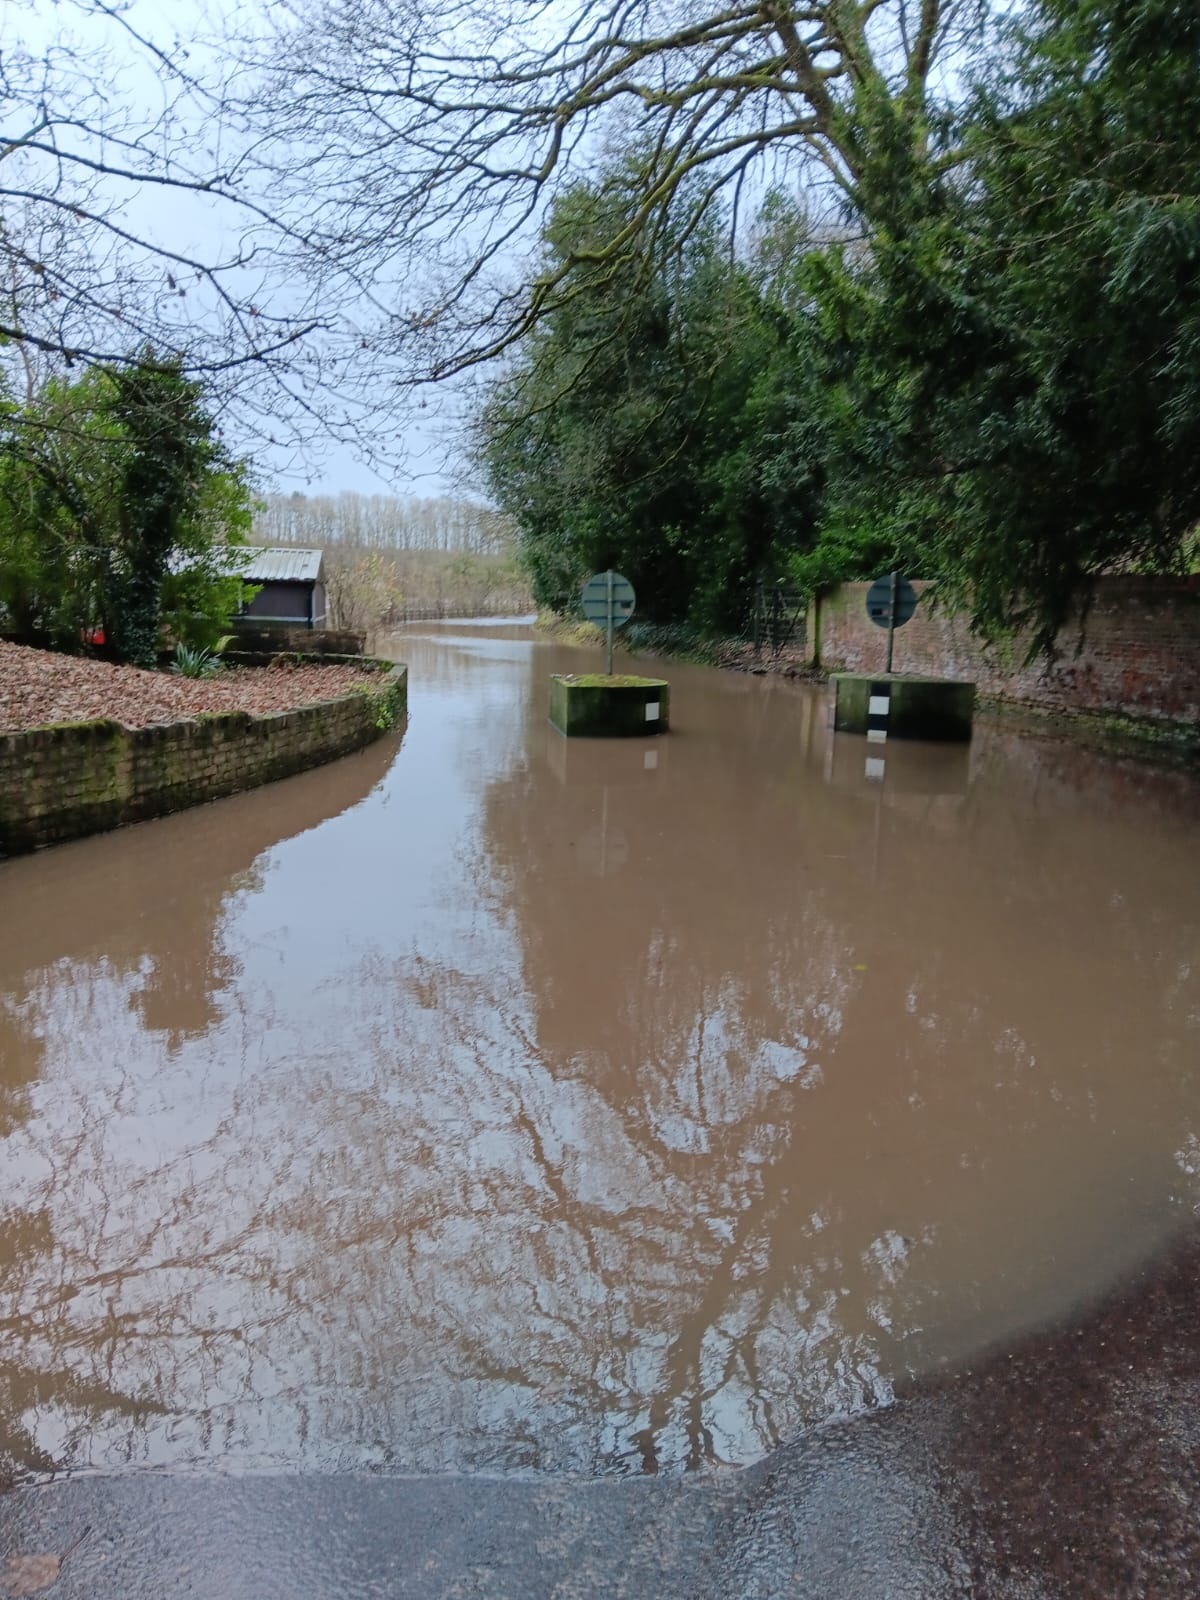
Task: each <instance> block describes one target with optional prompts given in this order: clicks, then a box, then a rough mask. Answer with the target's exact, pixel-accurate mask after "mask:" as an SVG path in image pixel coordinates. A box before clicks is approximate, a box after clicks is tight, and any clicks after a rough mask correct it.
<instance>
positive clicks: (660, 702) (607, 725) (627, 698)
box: [550, 672, 671, 739]
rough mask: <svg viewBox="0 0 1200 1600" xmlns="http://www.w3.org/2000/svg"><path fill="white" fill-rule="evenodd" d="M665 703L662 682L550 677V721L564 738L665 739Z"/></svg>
mask: <svg viewBox="0 0 1200 1600" xmlns="http://www.w3.org/2000/svg"><path fill="white" fill-rule="evenodd" d="M670 698H671V691H670V688H669V686H668V685H667V683H666V682H665V681H664V679H662V678H636V677H631V676H627V675H624V674H620V673H618V674H616V675H614V676H610V675H609V674H608V673H604V672H588V673H574V672H572V673H555V674H554V675H553V676H552V677H551V679H550V721H551V722H552V723H553V724H554V726H555V727H556V728H557V729H558V731H559V733H563V734H566V735H567V737H568V738H576V737H582V738H591V739H631V738H644V737H645V736H646V734H648V733H666V731H667V728H668V725H669V712H670Z"/></svg>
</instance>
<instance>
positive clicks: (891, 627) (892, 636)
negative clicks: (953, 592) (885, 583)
mask: <svg viewBox="0 0 1200 1600" xmlns="http://www.w3.org/2000/svg"><path fill="white" fill-rule="evenodd" d="M898 576H899V574H898V573H895V572H893V573H892V600H891V604H890V606H889V607H888V657H887V670H888V673H889V674H890V673H891V670H892V647H893V645H894V644H895V640H896V581H897V578H898ZM608 670H609V671H610V672H611V671H612V667H611V666H610V667H609V669H608Z"/></svg>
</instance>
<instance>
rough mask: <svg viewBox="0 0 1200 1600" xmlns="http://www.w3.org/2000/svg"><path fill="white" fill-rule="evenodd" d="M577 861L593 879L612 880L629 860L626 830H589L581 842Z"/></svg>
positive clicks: (600, 828)
mask: <svg viewBox="0 0 1200 1600" xmlns="http://www.w3.org/2000/svg"><path fill="white" fill-rule="evenodd" d="M576 859H577V860H578V862H579V865H580V866H581V867H582V868H583V870H584V871H585V872H588V873H590V874H591V875H592V877H593V878H611V877H612V875H613V873H614V872H620V870H621V868H622V867H623V866H624V865H625V863H626V862H627V861H628V860H629V839H628V837H627V835H626V833H625V830H624V828H609V827H607V826H601V827H599V828H589V829H588V831H587V832H586V833H585V834H583V835H582V836H581V838H580V840H579V844H578V846H577V855H576Z"/></svg>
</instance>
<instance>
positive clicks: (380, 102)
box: [263, 0, 988, 378]
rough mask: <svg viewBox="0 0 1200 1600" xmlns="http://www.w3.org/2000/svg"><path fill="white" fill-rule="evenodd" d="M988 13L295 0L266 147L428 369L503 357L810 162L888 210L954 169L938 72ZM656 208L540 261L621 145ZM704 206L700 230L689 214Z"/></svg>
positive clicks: (324, 238)
mask: <svg viewBox="0 0 1200 1600" xmlns="http://www.w3.org/2000/svg"><path fill="white" fill-rule="evenodd" d="M987 6H988V0H745V3H740V0H733V3H730V4H721V3H720V0H710V3H709V4H708V5H704V4H701V3H698V0H581V3H580V4H577V5H574V6H571V7H567V8H564V7H561V6H559V5H557V4H554V3H551V0H545V3H538V4H532V5H530V4H524V3H521V0H497V3H488V4H484V3H483V0H450V3H448V4H444V5H439V6H437V7H433V6H426V5H424V4H423V3H422V0H292V3H291V4H290V5H288V6H287V7H285V8H280V9H281V14H282V15H283V16H284V17H285V19H286V20H285V22H284V24H283V25H282V30H281V33H280V36H279V38H278V40H277V41H276V44H275V46H274V50H275V54H276V56H277V58H278V59H279V60H280V61H282V62H284V63H286V64H285V65H284V66H283V67H281V68H278V69H276V70H275V71H273V72H272V73H270V74H269V76H268V80H267V85H266V88H265V90H264V91H263V103H264V104H265V105H266V106H267V107H269V114H270V121H271V125H272V128H271V134H270V136H269V137H265V143H264V147H263V148H264V153H265V154H266V155H267V157H268V159H269V160H272V161H273V162H274V163H275V166H276V170H277V175H278V179H279V181H280V183H281V184H283V185H285V186H286V185H288V184H290V185H291V186H292V190H293V193H295V194H301V193H302V194H303V196H304V200H305V205H306V207H307V214H308V220H309V225H310V227H311V229H312V232H313V235H314V237H316V238H319V239H320V241H321V259H322V260H323V261H325V262H334V261H336V270H337V272H338V273H339V274H341V275H343V277H349V278H350V279H352V280H353V281H354V282H355V284H356V285H357V287H358V289H359V291H360V292H361V293H362V295H363V296H364V303H366V302H367V301H371V302H373V303H374V304H375V305H376V306H377V307H378V308H379V309H380V311H381V312H382V315H381V316H380V317H379V318H378V320H377V322H376V325H375V328H374V330H373V332H372V335H371V339H372V341H379V342H381V343H383V344H386V346H387V348H388V351H389V353H390V354H391V355H392V356H398V357H400V358H401V363H400V364H401V368H402V370H403V371H404V372H406V373H407V374H409V375H410V376H415V377H422V378H428V377H434V378H438V377H446V376H451V375H453V374H456V373H460V372H462V371H464V370H465V369H468V368H470V367H472V366H474V365H476V364H478V363H479V362H481V361H486V360H487V359H489V358H491V357H494V356H496V355H499V354H500V353H502V352H503V351H504V350H505V349H506V348H508V347H509V346H510V345H511V344H512V343H513V342H514V341H515V340H517V339H520V338H521V337H522V336H523V335H524V334H525V333H527V332H528V331H529V330H530V329H531V328H532V327H534V326H535V325H536V324H537V323H538V321H539V319H540V318H541V317H542V316H544V315H545V314H546V313H547V312H548V311H549V310H552V309H553V308H554V307H555V306H556V305H558V304H561V303H562V301H563V299H564V298H567V297H569V296H570V295H571V294H572V293H573V292H576V290H577V287H578V284H579V281H580V274H579V270H578V269H580V268H581V267H582V268H584V269H585V271H584V277H585V278H586V280H587V281H588V282H589V283H592V284H594V282H595V279H596V274H597V272H601V273H602V272H605V271H607V270H611V271H612V272H614V273H615V272H617V271H618V270H620V268H621V266H622V265H623V264H624V263H626V262H627V260H628V258H629V257H630V254H631V251H632V250H633V248H634V246H635V243H636V245H637V248H638V249H639V250H644V249H645V246H646V240H647V239H648V238H649V239H650V240H651V242H652V243H653V242H654V241H655V240H657V239H659V238H662V239H664V240H665V239H666V238H667V237H668V234H669V237H670V239H671V241H672V244H673V247H675V248H678V247H679V245H680V243H681V241H682V240H684V239H686V237H687V234H688V232H689V231H690V229H691V228H692V227H694V226H696V225H698V224H699V222H700V220H701V218H702V217H703V216H704V214H705V213H706V211H707V210H708V209H709V208H710V207H711V206H712V205H713V203H714V202H715V201H716V199H717V197H718V196H723V195H728V196H732V207H731V208H732V210H733V212H734V213H735V216H736V210H737V201H738V197H739V196H740V193H741V188H742V185H743V182H744V181H745V180H746V179H747V178H750V179H751V181H752V182H755V183H758V182H760V176H759V174H760V171H761V167H762V164H763V163H778V162H783V163H785V164H787V163H793V162H800V163H801V164H803V167H804V177H803V181H804V182H805V183H806V184H807V185H808V186H809V188H810V190H811V188H812V186H813V185H814V184H817V183H823V184H824V185H826V186H827V190H828V191H829V192H831V194H832V196H833V198H834V199H835V201H837V202H840V203H841V204H843V205H845V206H846V207H847V208H849V209H850V210H852V211H853V210H857V211H858V212H859V213H860V214H867V213H870V212H871V211H872V209H875V210H877V211H878V210H880V209H882V208H884V207H885V206H886V205H887V203H888V199H889V193H890V191H892V190H893V189H894V187H895V185H896V181H897V177H898V174H899V169H900V168H901V167H904V166H907V167H909V168H910V169H911V170H912V171H913V173H915V174H916V175H917V176H918V178H920V177H921V176H926V177H932V174H933V171H934V157H935V152H934V151H933V149H932V147H931V128H932V125H933V120H934V117H933V113H934V111H935V110H936V101H937V97H938V93H939V87H940V89H941V91H942V92H943V93H944V88H945V86H944V85H940V86H939V81H938V78H937V73H936V68H937V64H938V63H939V61H940V60H941V59H942V57H943V55H944V54H945V53H946V52H947V50H948V48H949V47H950V46H951V45H952V44H953V43H954V42H956V41H958V42H961V40H962V38H963V36H964V30H966V29H967V28H968V27H969V26H978V25H982V22H983V20H984V19H985V17H986V12H987ZM617 145H620V146H621V147H622V148H624V149H625V150H626V151H630V152H635V153H636V154H634V155H633V156H631V162H632V165H633V168H634V169H635V170H634V185H635V189H636V194H637V203H636V204H635V205H634V206H633V207H632V209H631V210H630V211H629V212H628V214H627V215H625V216H623V217H622V219H621V220H620V222H619V224H618V225H616V226H614V228H613V229H611V230H610V231H609V232H608V233H607V234H606V235H604V236H603V237H597V238H595V239H594V240H592V241H590V242H588V244H587V245H586V246H580V247H579V248H577V249H576V250H574V251H573V252H572V253H569V254H568V255H567V257H566V259H560V260H558V261H557V262H556V263H555V264H554V265H552V266H547V265H546V264H545V262H544V261H543V262H540V263H537V264H536V265H535V266H534V268H533V269H532V270H530V271H526V272H524V273H522V271H520V270H519V269H518V266H517V264H516V259H515V258H516V257H517V256H518V255H519V254H520V253H521V252H526V253H528V251H529V250H530V247H531V244H532V240H533V238H534V235H535V232H536V227H537V225H538V223H539V220H540V219H541V218H542V217H543V216H544V213H545V207H546V205H547V202H548V201H549V200H550V199H551V198H552V197H553V196H554V195H555V194H557V193H559V192H561V190H562V188H563V186H564V185H565V184H568V183H569V182H571V181H572V180H573V179H574V178H576V177H578V176H580V175H582V173H583V172H584V171H586V169H587V168H588V165H589V164H590V163H594V161H595V158H596V157H597V155H598V154H599V153H600V151H601V149H602V148H606V149H607V150H608V151H609V152H610V153H611V151H612V149H613V148H614V146H617ZM681 201H682V203H683V206H684V210H685V216H684V219H683V223H682V226H681V223H680V218H679V217H678V216H675V217H674V218H673V219H672V222H671V226H670V228H669V229H668V228H667V225H666V218H667V216H668V214H669V213H670V212H671V211H672V208H673V207H674V208H675V209H676V211H678V210H679V207H680V203H681Z"/></svg>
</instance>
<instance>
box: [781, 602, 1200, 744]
mask: <svg viewBox="0 0 1200 1600" xmlns="http://www.w3.org/2000/svg"><path fill="white" fill-rule="evenodd" d="M913 587H914V588H915V589H916V590H917V591H918V593H919V592H920V591H921V590H922V588H923V587H924V586H923V585H922V584H919V583H917V584H914V585H913ZM867 588H868V585H867V584H865V583H847V584H843V585H842V586H841V587H840V588H838V589H836V590H834V591H832V593H830V594H828V595H825V596H823V597H822V599H821V601H820V608H819V619H818V626H817V627H814V628H811V629H810V636H811V637H812V639H813V644H814V647H817V648H819V651H820V665H821V666H822V667H825V668H826V669H828V670H829V671H834V672H836V671H847V672H882V671H883V667H884V663H885V661H886V659H887V630H886V629H885V628H878V627H876V626H875V624H874V623H873V622H870V621H869V620H868V618H867V614H866V610H865V606H864V598H865V596H866V592H867ZM818 639H819V646H818V643H817V641H818ZM1058 648H1059V651H1060V654H1059V657H1058V659H1057V661H1056V662H1055V663H1054V664H1053V665H1050V666H1048V665H1047V664H1046V662H1045V661H1039V662H1035V663H1034V665H1033V666H1029V667H1024V666H1021V665H1020V661H1021V657H1022V655H1023V653H1024V652H1023V648H1022V647H1020V646H1019V645H1017V646H1014V647H1010V648H1009V649H1008V650H1007V651H1005V650H985V649H984V648H983V647H982V646H981V645H980V643H979V641H978V640H977V639H975V638H973V637H972V635H971V633H970V630H969V629H968V628H967V626H966V624H965V622H963V621H962V620H961V618H956V617H954V616H951V615H948V614H945V613H940V612H937V611H933V612H927V611H926V609H925V607H924V606H918V607H917V612H916V615H915V616H914V617H913V619H912V621H911V622H909V623H907V624H906V625H905V626H904V627H903V628H899V629H897V631H896V650H895V670H896V671H897V672H917V673H922V674H926V675H928V676H930V677H938V678H970V679H972V680H973V681H974V682H975V683H976V684H977V685H978V688H979V692H980V693H981V694H985V695H994V696H996V697H997V698H999V699H1002V700H1011V701H1014V702H1016V703H1019V704H1022V705H1027V706H1031V707H1036V708H1038V709H1040V710H1047V711H1069V712H1091V713H1102V714H1103V713H1107V714H1113V713H1117V714H1120V715H1124V716H1129V717H1137V718H1142V719H1151V720H1154V721H1158V722H1174V723H1184V724H1200V578H1194V577H1193V578H1182V579H1167V578H1107V579H1102V580H1101V581H1100V582H1099V583H1098V584H1097V586H1096V592H1095V596H1094V598H1093V601H1092V605H1091V609H1090V610H1089V612H1088V614H1087V618H1086V621H1085V622H1084V623H1083V625H1082V634H1081V626H1080V623H1079V621H1078V620H1076V621H1074V622H1073V623H1072V624H1071V625H1070V626H1068V627H1067V628H1065V629H1064V630H1063V632H1062V633H1061V634H1060V635H1059V638H1058Z"/></svg>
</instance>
